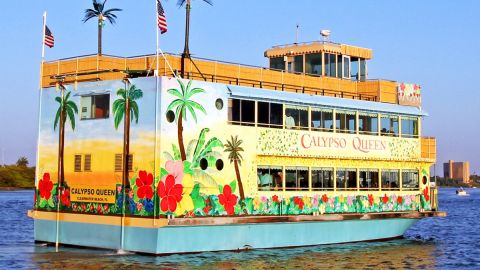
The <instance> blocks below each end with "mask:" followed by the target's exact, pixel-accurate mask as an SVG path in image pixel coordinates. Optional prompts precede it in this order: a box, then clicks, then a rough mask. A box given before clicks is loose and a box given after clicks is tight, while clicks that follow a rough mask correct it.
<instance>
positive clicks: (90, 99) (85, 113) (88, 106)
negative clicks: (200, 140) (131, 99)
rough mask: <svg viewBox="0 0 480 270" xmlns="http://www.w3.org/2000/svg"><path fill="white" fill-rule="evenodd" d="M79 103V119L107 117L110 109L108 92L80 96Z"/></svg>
mask: <svg viewBox="0 0 480 270" xmlns="http://www.w3.org/2000/svg"><path fill="white" fill-rule="evenodd" d="M80 103H81V106H82V111H81V112H80V119H82V120H86V119H102V118H108V115H109V110H110V94H104V95H94V96H82V97H81V99H80Z"/></svg>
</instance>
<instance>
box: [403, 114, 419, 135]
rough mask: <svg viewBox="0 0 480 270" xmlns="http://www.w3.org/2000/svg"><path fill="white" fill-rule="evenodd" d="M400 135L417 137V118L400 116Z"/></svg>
mask: <svg viewBox="0 0 480 270" xmlns="http://www.w3.org/2000/svg"><path fill="white" fill-rule="evenodd" d="M402 137H407V138H418V118H416V117H408V116H402Z"/></svg>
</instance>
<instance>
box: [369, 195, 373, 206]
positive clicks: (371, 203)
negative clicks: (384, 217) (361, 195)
mask: <svg viewBox="0 0 480 270" xmlns="http://www.w3.org/2000/svg"><path fill="white" fill-rule="evenodd" d="M373 202H374V200H373V195H372V194H368V203H369V204H370V206H372V205H373Z"/></svg>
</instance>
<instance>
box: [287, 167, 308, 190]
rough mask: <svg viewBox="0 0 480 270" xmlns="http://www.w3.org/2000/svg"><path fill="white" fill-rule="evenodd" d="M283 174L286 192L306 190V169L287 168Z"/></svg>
mask: <svg viewBox="0 0 480 270" xmlns="http://www.w3.org/2000/svg"><path fill="white" fill-rule="evenodd" d="M285 174H286V176H285V189H286V190H308V168H307V167H287V168H285Z"/></svg>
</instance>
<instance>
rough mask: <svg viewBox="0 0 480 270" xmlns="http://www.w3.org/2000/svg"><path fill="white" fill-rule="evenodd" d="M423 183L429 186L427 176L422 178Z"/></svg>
mask: <svg viewBox="0 0 480 270" xmlns="http://www.w3.org/2000/svg"><path fill="white" fill-rule="evenodd" d="M422 183H423V184H424V185H426V184H427V177H426V176H424V177H423V178H422Z"/></svg>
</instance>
